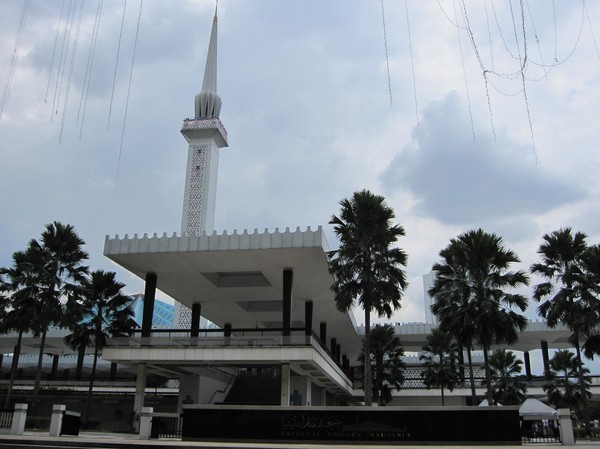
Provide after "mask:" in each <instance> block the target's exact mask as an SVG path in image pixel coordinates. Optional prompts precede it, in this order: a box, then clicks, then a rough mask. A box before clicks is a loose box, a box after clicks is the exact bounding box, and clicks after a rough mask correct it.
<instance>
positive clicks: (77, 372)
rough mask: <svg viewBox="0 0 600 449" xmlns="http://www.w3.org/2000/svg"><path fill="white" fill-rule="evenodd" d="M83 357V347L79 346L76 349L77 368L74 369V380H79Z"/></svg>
mask: <svg viewBox="0 0 600 449" xmlns="http://www.w3.org/2000/svg"><path fill="white" fill-rule="evenodd" d="M84 357H85V346H80V347H79V348H78V349H77V367H76V368H75V380H81V373H82V372H83V358H84Z"/></svg>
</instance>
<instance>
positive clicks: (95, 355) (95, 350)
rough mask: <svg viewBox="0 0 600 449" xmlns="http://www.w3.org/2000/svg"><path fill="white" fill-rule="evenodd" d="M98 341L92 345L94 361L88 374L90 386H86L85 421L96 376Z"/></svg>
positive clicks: (88, 412)
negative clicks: (90, 372)
mask: <svg viewBox="0 0 600 449" xmlns="http://www.w3.org/2000/svg"><path fill="white" fill-rule="evenodd" d="M98 350H99V347H98V341H97V340H96V343H95V345H94V363H93V364H92V375H91V376H90V386H89V388H88V395H87V399H86V402H85V413H84V415H83V420H84V421H87V420H88V417H89V414H90V404H91V402H92V391H93V390H94V378H95V377H96V364H97V362H98Z"/></svg>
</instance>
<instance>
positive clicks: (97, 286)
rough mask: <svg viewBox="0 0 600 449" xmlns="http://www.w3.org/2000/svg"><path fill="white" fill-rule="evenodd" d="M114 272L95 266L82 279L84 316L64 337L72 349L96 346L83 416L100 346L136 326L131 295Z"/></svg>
mask: <svg viewBox="0 0 600 449" xmlns="http://www.w3.org/2000/svg"><path fill="white" fill-rule="evenodd" d="M115 276H116V274H115V273H113V272H112V271H106V272H105V271H103V270H96V271H94V272H92V273H91V274H90V275H89V277H87V278H85V279H83V281H82V283H81V292H82V297H81V302H80V303H79V309H80V313H81V318H80V320H79V322H78V323H76V324H75V325H74V326H73V333H72V334H69V335H67V336H66V337H65V342H66V343H67V344H68V345H69V346H71V347H72V348H73V349H76V350H79V349H81V348H82V347H89V346H93V347H94V362H93V365H92V374H91V377H90V385H89V389H88V397H87V401H86V406H85V408H84V416H83V419H87V418H88V414H89V404H90V401H91V395H92V390H93V385H94V377H95V374H96V364H97V360H98V354H99V352H100V350H102V348H103V347H104V346H105V345H106V341H107V339H108V338H109V337H110V336H122V335H131V332H132V330H133V327H134V326H135V323H134V322H133V320H132V317H133V310H132V309H131V307H130V305H131V301H132V299H131V298H130V297H128V296H125V295H124V294H123V293H122V292H121V289H122V288H123V287H125V284H123V283H121V282H118V281H117V280H116V279H115Z"/></svg>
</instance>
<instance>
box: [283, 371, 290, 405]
mask: <svg viewBox="0 0 600 449" xmlns="http://www.w3.org/2000/svg"><path fill="white" fill-rule="evenodd" d="M281 405H282V406H283V407H286V406H288V405H290V365H288V364H283V365H281Z"/></svg>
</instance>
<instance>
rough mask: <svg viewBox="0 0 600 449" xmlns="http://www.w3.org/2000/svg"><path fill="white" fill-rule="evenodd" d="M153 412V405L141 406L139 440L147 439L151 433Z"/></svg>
mask: <svg viewBox="0 0 600 449" xmlns="http://www.w3.org/2000/svg"><path fill="white" fill-rule="evenodd" d="M153 413H154V408H153V407H142V413H141V414H140V434H139V438H140V440H149V439H150V434H151V433H152V414H153Z"/></svg>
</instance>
